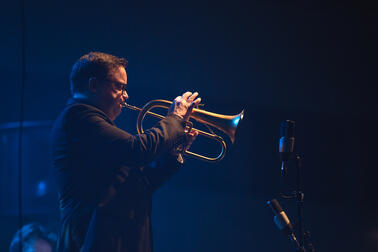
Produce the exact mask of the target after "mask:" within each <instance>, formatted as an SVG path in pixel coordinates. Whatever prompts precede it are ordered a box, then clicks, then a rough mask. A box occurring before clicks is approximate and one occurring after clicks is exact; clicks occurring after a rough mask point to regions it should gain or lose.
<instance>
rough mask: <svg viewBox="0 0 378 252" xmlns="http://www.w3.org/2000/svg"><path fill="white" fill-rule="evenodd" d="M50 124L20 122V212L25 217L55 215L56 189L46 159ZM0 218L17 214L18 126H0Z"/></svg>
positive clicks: (46, 122)
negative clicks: (21, 140) (21, 123)
mask: <svg viewBox="0 0 378 252" xmlns="http://www.w3.org/2000/svg"><path fill="white" fill-rule="evenodd" d="M51 126H52V122H51V121H25V122H23V143H22V164H23V165H22V166H23V167H22V178H21V180H22V192H21V195H22V208H23V209H22V211H23V213H24V214H26V215H30V214H46V213H58V210H59V209H58V206H57V189H56V183H54V172H53V170H52V169H51V159H50V129H51ZM0 139H1V142H0V215H3V216H16V215H17V213H18V206H19V201H18V195H19V186H18V182H19V181H18V176H19V170H18V169H17V160H18V139H19V123H18V122H12V123H3V124H0Z"/></svg>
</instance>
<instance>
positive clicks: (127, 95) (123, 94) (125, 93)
mask: <svg viewBox="0 0 378 252" xmlns="http://www.w3.org/2000/svg"><path fill="white" fill-rule="evenodd" d="M122 96H123V98H124V99H125V100H127V99H129V94H128V93H127V92H126V91H123V93H122Z"/></svg>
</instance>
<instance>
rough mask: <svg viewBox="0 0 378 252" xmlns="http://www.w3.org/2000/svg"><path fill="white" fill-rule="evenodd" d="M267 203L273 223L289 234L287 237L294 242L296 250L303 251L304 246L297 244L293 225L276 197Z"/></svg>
mask: <svg viewBox="0 0 378 252" xmlns="http://www.w3.org/2000/svg"><path fill="white" fill-rule="evenodd" d="M267 205H269V206H270V208H271V209H272V211H273V213H274V223H276V225H277V227H278V228H279V229H280V230H282V231H284V232H285V234H287V235H288V236H289V239H290V240H291V242H292V243H294V246H295V248H296V250H297V251H305V250H304V248H303V247H301V245H300V244H299V242H298V240H297V237H296V236H295V234H294V232H293V225H291V223H290V220H289V218H288V217H287V215H286V213H285V212H284V211H283V210H282V207H281V205H280V203H278V201H277V200H276V199H272V200H271V201H268V202H267Z"/></svg>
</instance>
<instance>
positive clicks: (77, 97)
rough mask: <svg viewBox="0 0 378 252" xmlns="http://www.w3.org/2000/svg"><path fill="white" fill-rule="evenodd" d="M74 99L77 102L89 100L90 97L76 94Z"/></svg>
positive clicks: (73, 96)
mask: <svg viewBox="0 0 378 252" xmlns="http://www.w3.org/2000/svg"><path fill="white" fill-rule="evenodd" d="M72 98H74V99H77V100H89V98H88V96H87V95H86V94H82V93H74V94H73V95H72Z"/></svg>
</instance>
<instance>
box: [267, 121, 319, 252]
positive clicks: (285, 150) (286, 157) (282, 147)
mask: <svg viewBox="0 0 378 252" xmlns="http://www.w3.org/2000/svg"><path fill="white" fill-rule="evenodd" d="M294 128H295V122H294V121H291V120H285V121H282V122H281V126H280V132H281V136H280V142H279V154H280V158H281V162H282V163H281V186H283V180H284V177H285V176H286V175H287V168H288V163H289V161H290V160H292V159H295V161H296V166H297V172H296V176H297V178H296V181H297V184H296V190H295V191H293V192H292V193H291V194H289V195H287V194H284V193H283V192H280V196H281V198H283V199H296V203H297V212H298V222H297V224H296V225H294V227H295V228H293V225H292V224H291V223H290V221H289V219H288V218H287V216H286V214H285V212H284V211H282V208H281V206H280V204H279V203H278V201H277V200H276V199H273V200H271V201H268V202H267V204H268V205H269V206H270V207H271V208H272V210H273V212H274V214H275V217H274V221H275V223H276V224H277V226H278V227H279V228H280V229H281V230H284V231H285V232H286V233H287V234H288V235H289V238H290V240H291V241H292V242H293V243H294V245H295V248H296V251H301V252H306V251H309V252H314V251H315V249H314V247H313V245H312V242H311V238H310V232H309V231H305V230H304V224H303V204H304V193H303V191H302V181H301V171H302V160H301V157H300V155H299V154H294V140H295V139H294ZM281 190H282V189H281ZM296 231H297V234H298V235H297V236H298V240H297V239H296V236H295V232H296Z"/></svg>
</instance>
